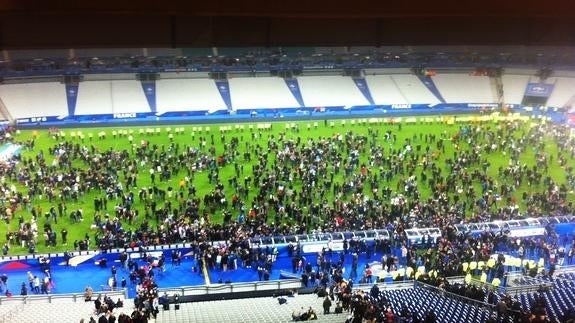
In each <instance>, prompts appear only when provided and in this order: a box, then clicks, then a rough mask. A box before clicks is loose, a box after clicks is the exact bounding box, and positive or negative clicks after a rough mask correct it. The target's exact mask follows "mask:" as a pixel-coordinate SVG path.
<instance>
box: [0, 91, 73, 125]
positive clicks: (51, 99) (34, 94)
mask: <svg viewBox="0 0 575 323" xmlns="http://www.w3.org/2000/svg"><path fill="white" fill-rule="evenodd" d="M0 98H2V101H3V102H4V104H5V105H6V107H7V108H8V111H9V112H10V114H11V115H12V117H14V118H16V119H19V118H30V117H38V116H66V115H68V104H67V101H66V88H65V86H64V84H60V83H56V82H46V83H24V84H6V85H0Z"/></svg>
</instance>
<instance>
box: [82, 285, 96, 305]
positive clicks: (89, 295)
mask: <svg viewBox="0 0 575 323" xmlns="http://www.w3.org/2000/svg"><path fill="white" fill-rule="evenodd" d="M93 294H94V290H93V289H92V287H91V286H86V288H85V289H84V300H85V301H86V302H89V301H91V300H92V295H93Z"/></svg>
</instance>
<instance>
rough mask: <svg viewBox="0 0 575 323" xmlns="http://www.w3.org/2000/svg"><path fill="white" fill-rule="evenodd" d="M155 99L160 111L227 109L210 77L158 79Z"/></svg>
mask: <svg viewBox="0 0 575 323" xmlns="http://www.w3.org/2000/svg"><path fill="white" fill-rule="evenodd" d="M232 92H233V90H230V93H232ZM156 100H157V103H156V105H157V110H158V112H160V113H162V112H168V111H193V110H200V111H201V110H210V111H215V110H226V109H227V107H226V104H225V103H224V100H223V99H222V97H221V95H220V93H219V92H218V89H217V88H216V85H215V83H214V81H213V80H210V79H166V80H159V81H157V82H156Z"/></svg>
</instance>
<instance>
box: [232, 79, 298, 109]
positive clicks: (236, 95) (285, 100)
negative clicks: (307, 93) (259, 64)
mask: <svg viewBox="0 0 575 323" xmlns="http://www.w3.org/2000/svg"><path fill="white" fill-rule="evenodd" d="M229 84H230V95H231V98H232V107H233V108H234V109H238V110H239V109H253V108H269V109H274V108H296V107H299V104H298V103H297V101H296V99H295V98H294V96H293V95H292V94H291V92H290V90H289V89H288V87H287V85H286V83H285V81H284V80H283V79H282V78H279V77H250V78H246V77H244V78H232V79H229Z"/></svg>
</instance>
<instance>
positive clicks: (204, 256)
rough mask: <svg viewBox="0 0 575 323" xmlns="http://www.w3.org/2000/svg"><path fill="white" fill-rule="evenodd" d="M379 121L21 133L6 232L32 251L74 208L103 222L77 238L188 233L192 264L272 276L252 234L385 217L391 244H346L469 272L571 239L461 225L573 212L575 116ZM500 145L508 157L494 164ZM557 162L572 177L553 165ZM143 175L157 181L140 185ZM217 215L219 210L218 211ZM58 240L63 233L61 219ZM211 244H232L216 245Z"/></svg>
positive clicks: (78, 244) (552, 250) (5, 194)
mask: <svg viewBox="0 0 575 323" xmlns="http://www.w3.org/2000/svg"><path fill="white" fill-rule="evenodd" d="M325 126H326V127H327V122H326V123H325ZM383 129H384V128H380V127H379V126H373V127H370V128H369V129H368V131H367V133H360V132H355V131H354V129H353V128H344V127H343V126H342V128H339V129H337V130H336V129H334V132H333V134H332V135H331V136H327V137H318V138H310V137H308V136H305V135H304V134H303V133H302V130H300V129H299V127H297V126H295V127H292V128H290V129H286V130H285V131H283V132H280V133H279V134H277V133H274V132H272V131H271V130H262V129H250V130H249V131H245V132H243V131H240V130H238V132H237V133H223V132H222V133H221V134H220V135H219V138H217V135H215V134H214V132H212V133H211V134H206V133H204V134H193V135H192V137H191V141H190V143H186V144H184V143H180V142H179V141H178V140H175V141H174V140H172V141H171V142H170V143H169V144H167V145H163V144H155V143H154V139H153V137H150V138H142V139H141V141H140V143H132V144H131V146H129V147H128V148H125V149H124V148H122V149H119V150H118V149H113V148H110V149H100V148H98V142H97V141H96V139H92V138H90V139H89V140H85V139H83V138H82V140H79V139H76V140H71V139H68V138H65V137H59V133H58V132H55V133H54V134H53V135H54V137H55V139H56V140H55V141H54V144H53V146H52V147H50V148H49V149H47V151H38V150H34V145H35V141H34V140H33V139H32V140H29V141H27V142H24V143H22V144H23V145H24V146H25V147H26V148H27V149H29V150H31V151H33V152H34V153H35V156H33V157H28V155H24V156H25V157H14V159H12V160H11V161H9V162H7V163H4V164H2V167H1V168H0V175H1V176H2V185H1V189H0V199H1V202H3V203H1V206H0V214H1V215H2V217H3V218H4V220H5V221H6V222H7V223H10V222H11V221H13V220H14V219H17V221H18V224H19V225H18V229H17V230H16V231H9V232H7V234H6V243H7V245H8V246H10V245H15V244H18V245H22V246H28V247H29V249H30V251H35V248H36V245H37V244H38V243H40V239H41V238H40V237H43V239H44V243H45V246H55V245H56V244H57V243H58V239H57V238H58V235H57V230H56V229H55V228H56V226H58V220H59V219H62V218H64V217H68V218H69V220H70V221H69V223H70V224H69V225H72V226H78V225H80V224H81V223H85V222H86V220H87V221H88V222H89V223H91V226H92V227H93V228H94V229H95V234H94V235H93V236H91V235H90V234H89V233H88V232H86V234H85V236H84V239H82V240H76V241H74V242H73V248H74V249H75V250H87V249H90V248H99V249H101V250H103V251H106V250H109V249H111V248H139V247H146V246H149V245H159V244H168V243H178V242H189V243H191V244H192V246H193V249H194V254H195V255H196V258H197V261H198V266H196V270H199V269H198V268H201V265H203V263H204V262H205V264H206V265H207V266H209V267H210V268H216V267H219V269H221V270H224V271H225V270H228V269H234V268H237V267H238V266H242V267H248V268H250V267H251V268H253V269H254V270H257V271H258V274H260V273H261V274H260V279H262V280H265V279H266V277H268V279H269V274H270V273H271V271H272V270H273V269H272V265H273V257H274V251H273V250H261V249H255V248H249V246H248V243H247V239H249V238H251V237H265V236H275V235H293V234H303V233H309V232H314V233H317V232H334V231H335V232H338V231H354V230H363V229H371V228H386V229H388V230H389V232H390V234H391V238H392V239H391V241H389V242H378V243H377V244H376V245H375V246H370V245H366V246H361V242H353V241H348V243H350V244H351V243H357V246H356V245H354V246H353V247H352V248H358V249H357V250H356V252H358V251H359V252H373V251H374V250H370V249H369V248H376V249H377V251H380V252H382V253H384V254H386V256H385V257H386V258H385V259H382V261H381V262H382V264H384V267H385V270H388V271H391V270H392V269H393V268H394V266H397V265H398V264H399V262H402V263H403V262H404V263H405V265H406V266H410V267H416V266H425V267H426V269H428V270H437V271H440V272H441V274H442V275H446V276H447V275H450V274H451V273H460V272H461V270H460V267H461V266H462V263H463V262H466V261H471V260H475V261H477V260H483V259H486V257H488V256H489V255H491V254H492V253H493V252H494V251H495V250H498V248H499V247H500V246H502V245H505V246H508V247H511V248H514V250H518V249H519V248H523V249H524V250H525V252H529V251H528V250H531V252H533V253H537V254H539V255H546V257H547V258H548V259H550V258H553V257H552V255H555V254H557V253H559V252H560V250H561V248H568V250H573V247H572V246H569V245H565V244H563V245H562V244H561V243H562V241H563V240H562V239H561V237H558V236H556V235H553V234H552V232H549V236H548V239H538V240H537V239H519V240H514V239H508V237H507V236H506V235H505V233H504V232H487V231H486V232H485V233H484V234H483V235H482V236H481V237H479V238H474V237H472V236H469V235H463V234H460V233H459V232H457V230H456V229H455V227H454V225H455V224H457V223H461V222H466V221H477V222H481V221H488V220H507V219H512V218H515V217H518V216H520V215H523V214H528V215H529V216H532V217H537V216H543V215H563V214H572V213H573V210H574V205H573V198H572V197H569V194H571V193H572V191H573V190H574V189H575V175H574V173H573V160H574V157H575V139H573V138H571V137H570V133H569V128H568V127H566V126H563V125H556V124H551V123H549V124H543V123H542V124H538V125H536V126H533V127H531V128H527V127H526V126H525V125H524V124H523V123H522V122H520V121H509V122H502V123H498V124H465V125H461V126H452V127H451V128H446V130H445V131H443V132H441V133H425V132H424V131H421V132H418V133H414V134H413V135H410V136H408V137H406V136H404V135H403V132H402V125H401V124H397V125H393V126H388V127H386V128H385V130H383ZM309 131H312V130H309ZM114 136H116V135H114ZM117 136H120V135H117ZM120 139H122V140H123V139H125V138H118V140H120ZM550 146H553V147H555V146H556V147H557V150H556V152H554V153H550V152H549V151H554V150H549V149H547V148H549V147H550ZM217 147H218V148H217ZM446 148H449V151H451V152H450V153H446ZM240 151H242V152H243V153H240ZM495 155H497V156H506V157H505V158H507V159H508V160H507V161H506V162H505V164H501V163H494V162H493V159H492V157H493V156H495ZM498 158H500V157H498ZM525 158H533V159H534V163H526V162H525ZM492 163H494V164H496V165H492ZM78 165H82V166H80V167H79V166H78ZM495 167H496V169H495V170H492V168H495ZM247 169H249V171H248V170H247ZM557 169H561V170H562V173H561V174H562V176H561V177H562V178H564V181H563V182H557V177H556V176H552V175H551V173H550V170H557ZM206 176H207V178H205V177H206ZM144 178H146V180H144ZM143 181H145V182H148V183H150V185H149V187H142V185H140V184H141V182H143ZM204 181H207V183H208V184H207V186H208V189H207V191H206V190H205V187H206V184H205V183H203V182H204ZM15 183H18V184H19V185H18V187H23V188H24V189H22V188H20V189H17V188H16V185H15ZM200 186H201V187H202V188H203V190H202V191H201V192H200V191H199V190H198V189H197V187H200ZM428 191H429V193H426V192H428ZM86 196H92V197H93V203H94V205H93V210H94V211H93V212H90V213H89V214H86V212H85V211H84V209H85V208H83V207H81V206H80V207H74V208H73V209H69V208H68V205H69V204H71V203H70V202H77V201H79V200H84V199H85V197H86ZM46 200H47V201H48V203H49V205H50V206H49V207H48V208H47V209H43V207H42V206H41V205H40V204H41V203H39V202H40V201H46ZM44 205H45V204H44ZM74 205H78V204H74ZM520 205H522V206H523V207H524V210H521V211H520V207H519V206H520ZM216 214H221V215H222V221H215V220H214V219H215V215H216ZM29 215H30V217H29ZM28 217H29V218H28ZM40 223H43V224H42V225H40ZM136 224H138V225H136ZM39 226H40V227H39ZM58 227H62V225H59V226H58ZM414 227H438V228H440V229H441V230H442V232H443V236H442V237H441V238H439V239H438V240H437V241H435V242H434V243H433V245H431V244H430V245H429V246H428V247H429V251H426V252H424V253H421V252H420V253H418V252H417V250H416V249H415V247H413V246H411V245H410V243H409V241H408V239H407V235H406V232H405V230H406V229H409V228H414ZM60 241H61V243H62V244H66V243H67V230H66V228H65V227H64V228H62V230H60ZM212 241H223V242H222V243H221V244H220V245H217V246H214V245H212V244H211V243H210V242H212ZM386 243H389V245H386ZM352 248H350V252H353V251H351V249H352ZM389 248H398V249H400V250H401V256H400V257H396V258H394V257H393V256H392V255H391V254H390V253H389V252H387V251H388V250H389ZM569 248H570V249H569ZM294 250H299V248H294ZM328 251H329V250H328ZM563 252H564V253H565V254H567V253H568V252H565V250H563ZM570 254H571V258H570V259H572V255H573V253H572V252H570ZM292 256H293V257H294V264H296V265H297V267H301V269H302V271H303V269H305V268H304V267H305V266H306V264H305V263H301V265H300V262H301V260H302V259H301V257H300V255H298V254H297V253H296V254H294V255H292ZM296 257H300V258H298V259H295V258H296ZM322 257H323V259H324V260H323V263H320V264H318V267H319V268H318V270H317V271H316V272H315V273H316V274H318V275H319V276H316V277H315V279H317V280H318V281H324V280H327V281H335V282H337V281H338V279H339V278H338V277H341V278H342V279H343V278H344V277H343V276H344V274H343V272H342V270H341V269H342V267H343V265H344V263H343V262H344V258H342V259H340V260H336V259H334V257H331V259H330V263H329V264H328V265H326V263H327V260H326V259H327V258H326V257H325V256H324V255H322ZM397 258H399V259H397ZM570 261H571V260H569V262H570ZM322 268H323V270H321V269H322ZM353 271H354V270H352V272H353ZM355 271H356V275H357V268H356V270H355ZM305 272H306V274H307V275H308V277H309V274H311V273H310V272H309V271H308V270H307V269H305ZM322 273H324V274H325V276H326V277H330V278H329V279H324V278H323V276H322V275H323V274H322ZM334 273H335V276H337V277H336V279H333V276H334ZM494 273H497V274H500V271H499V270H494ZM360 276H361V275H360ZM366 278H367V277H366ZM326 283H327V282H326ZM146 302H148V303H149V302H150V301H149V300H147V299H146V300H144V301H143V303H142V304H146ZM144 308H148V306H146V305H144ZM148 312H149V311H148Z"/></svg>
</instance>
